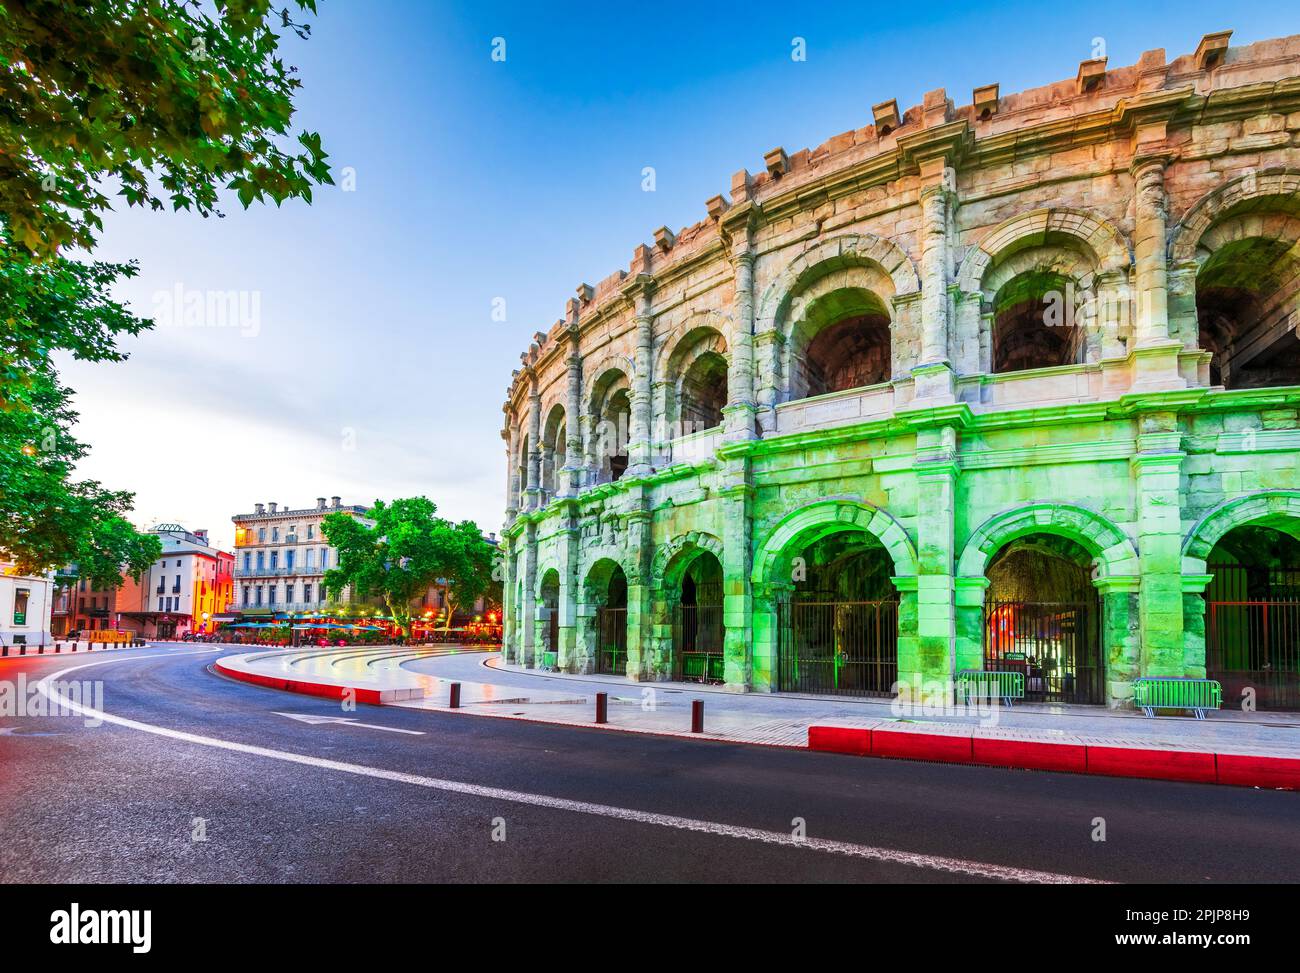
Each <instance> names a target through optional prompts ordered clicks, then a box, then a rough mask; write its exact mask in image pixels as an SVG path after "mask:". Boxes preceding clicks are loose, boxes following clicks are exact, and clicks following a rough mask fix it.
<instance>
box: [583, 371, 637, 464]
mask: <svg viewBox="0 0 1300 973" xmlns="http://www.w3.org/2000/svg"><path fill="white" fill-rule="evenodd" d="M591 423H592V429H591V437H590V440H589V442H590V444H591V451H592V455H591V456H590V457H589V460H590V464H591V467H592V469H594V470H595V471H596V480H597V482H600V483H608V482H610V481H612V480H617V479H619V478H620V477H621V476H622V475H623V474H624V472H626V470H627V464H628V451H627V449H628V441H629V439H630V437H631V428H632V392H631V387H630V385H629V383H628V379H627V376H626V375H625V374H624V373H623V372H621V371H619V370H617V369H613V370H611V371H608V372H606V373H605V374H604V375H603V376H601V378H600V380H599V381H598V382H597V383H596V387H595V390H594V392H593V394H592V403H591Z"/></svg>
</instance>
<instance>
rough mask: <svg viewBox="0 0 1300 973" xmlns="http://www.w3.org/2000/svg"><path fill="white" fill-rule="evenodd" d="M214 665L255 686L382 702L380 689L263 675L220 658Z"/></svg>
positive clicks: (357, 700)
mask: <svg viewBox="0 0 1300 973" xmlns="http://www.w3.org/2000/svg"><path fill="white" fill-rule="evenodd" d="M213 665H214V666H216V669H217V671H218V672H220V673H221V674H222V675H223V676H229V677H230V678H231V679H237V680H239V681H240V682H246V683H251V684H252V685H254V686H266V687H268V688H270V689H279V690H283V691H284V692H289V693H299V694H301V695H303V696H323V697H324V698H325V699H343V698H345V697H346V696H348V694H351V698H352V699H353V700H355V701H356V702H358V703H370V704H372V705H374V706H379V705H381V704H382V700H381V699H380V695H379V693H380V691H379V690H378V689H357V688H354V687H351V686H334V685H330V684H328V683H321V682H302V681H301V680H298V679H279V678H277V677H275V676H263V675H261V674H260V673H256V672H244V671H243V670H240V669H231V668H228V667H227V666H223V665H222V664H221V662H220V661H219V660H218V661H217V662H215V663H213Z"/></svg>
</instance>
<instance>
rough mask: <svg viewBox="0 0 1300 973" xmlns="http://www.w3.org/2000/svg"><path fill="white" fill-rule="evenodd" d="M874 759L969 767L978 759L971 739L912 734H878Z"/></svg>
mask: <svg viewBox="0 0 1300 973" xmlns="http://www.w3.org/2000/svg"><path fill="white" fill-rule="evenodd" d="M871 755H872V756H873V757H906V758H907V759H909V760H941V761H943V762H944V763H948V764H968V763H970V762H971V761H972V759H973V757H974V750H973V748H972V747H971V738H970V737H955V736H945V735H943V734H940V733H909V732H908V731H907V730H874V731H872V734H871Z"/></svg>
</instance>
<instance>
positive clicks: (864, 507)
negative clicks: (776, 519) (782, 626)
mask: <svg viewBox="0 0 1300 973" xmlns="http://www.w3.org/2000/svg"><path fill="white" fill-rule="evenodd" d="M855 529H856V530H864V531H866V532H867V533H869V534H871V535H873V536H874V537H875V538H876V539H877V540H879V541H880V543H881V545H882V546H883V547H884V548H885V550H886V551H888V552H889V556H890V557H891V558H892V559H893V561H894V574H895V576H897V577H914V576H915V575H916V573H917V554H916V545H915V544H913V543H912V539H911V538H910V537H909V536H908V534H907V531H906V529H904V527H903V525H902V524H900V523H899V522H898V521H897V520H896V519H895V518H894V517H893V516H892V515H891V514H889V513H888V512H887V511H885V510H882V509H881V508H879V507H876V506H873V505H872V504H869V503H867V502H865V501H863V500H859V499H857V498H853V497H830V498H826V499H823V500H814V501H813V502H812V503H808V504H804V505H803V506H802V507H799V508H797V509H795V510H793V511H791V512H790V513H789V514H787V515H786V516H785V517H784V518H783V519H782V520H781V522H780V523H779V524H777V525H776V527H774V528H773V529H772V530H771V532H770V533H769V534H768V535H767V539H766V540H764V541H763V543H762V544H761V545H760V546H759V549H758V554H757V556H756V557H755V558H754V568H753V572H752V574H751V576H750V577H751V580H752V581H753V582H754V584H767V583H771V582H773V581H774V580H778V579H779V580H786V579H787V578H788V575H789V572H788V571H786V570H784V569H785V568H786V567H788V565H789V561H790V558H791V556H792V553H794V554H797V553H798V552H797V551H794V552H792V547H794V546H796V544H795V542H798V544H797V546H798V548H799V550H803V549H804V547H806V546H807V545H808V544H810V543H812V542H813V541H815V540H818V539H820V538H821V537H824V536H826V535H827V534H831V533H834V532H836V531H841V530H855Z"/></svg>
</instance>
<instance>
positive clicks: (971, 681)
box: [957, 669, 1025, 706]
mask: <svg viewBox="0 0 1300 973" xmlns="http://www.w3.org/2000/svg"><path fill="white" fill-rule="evenodd" d="M957 695H958V696H960V697H961V698H962V700H963V702H965V703H966V705H967V706H969V705H970V701H971V699H972V698H974V699H995V698H1000V699H1001V700H1002V705H1004V706H1010V705H1011V701H1012V700H1013V699H1024V698H1025V674H1024V673H1023V672H997V671H992V670H989V669H963V670H961V672H959V673H957Z"/></svg>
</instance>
